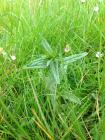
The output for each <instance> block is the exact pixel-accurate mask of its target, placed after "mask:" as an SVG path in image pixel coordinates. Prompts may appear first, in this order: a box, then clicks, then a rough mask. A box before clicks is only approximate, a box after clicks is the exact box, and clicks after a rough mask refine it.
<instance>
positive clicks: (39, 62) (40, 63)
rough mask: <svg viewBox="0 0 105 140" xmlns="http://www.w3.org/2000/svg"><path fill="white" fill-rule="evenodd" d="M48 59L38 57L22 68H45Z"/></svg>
mask: <svg viewBox="0 0 105 140" xmlns="http://www.w3.org/2000/svg"><path fill="white" fill-rule="evenodd" d="M48 61H49V60H48V59H47V58H45V57H40V58H38V59H36V60H34V61H32V62H31V63H30V64H28V65H26V66H25V67H24V68H25V69H37V68H46V67H47V65H48V64H47V63H48Z"/></svg>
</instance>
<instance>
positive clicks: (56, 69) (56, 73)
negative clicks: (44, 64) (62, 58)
mask: <svg viewBox="0 0 105 140" xmlns="http://www.w3.org/2000/svg"><path fill="white" fill-rule="evenodd" d="M50 70H51V73H52V75H53V78H54V80H55V82H56V83H57V84H60V78H59V66H58V61H56V62H52V63H51V64H50Z"/></svg>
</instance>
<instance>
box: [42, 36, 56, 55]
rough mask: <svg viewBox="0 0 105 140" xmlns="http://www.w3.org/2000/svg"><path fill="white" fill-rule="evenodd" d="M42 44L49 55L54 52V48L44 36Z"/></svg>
mask: <svg viewBox="0 0 105 140" xmlns="http://www.w3.org/2000/svg"><path fill="white" fill-rule="evenodd" d="M41 44H42V46H43V47H44V49H45V50H46V52H47V53H48V54H49V55H52V54H53V50H52V48H51V46H50V45H49V43H48V41H47V40H46V39H45V38H43V40H42V42H41Z"/></svg>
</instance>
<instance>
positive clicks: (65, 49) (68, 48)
mask: <svg viewBox="0 0 105 140" xmlns="http://www.w3.org/2000/svg"><path fill="white" fill-rule="evenodd" d="M70 50H71V49H70V47H69V44H67V45H66V47H65V48H64V52H65V53H68V52H69V51H70Z"/></svg>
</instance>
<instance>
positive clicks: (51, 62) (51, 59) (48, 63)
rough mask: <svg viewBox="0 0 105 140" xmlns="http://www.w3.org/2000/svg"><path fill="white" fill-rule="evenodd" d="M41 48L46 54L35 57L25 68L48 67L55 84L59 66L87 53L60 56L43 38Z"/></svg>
mask: <svg viewBox="0 0 105 140" xmlns="http://www.w3.org/2000/svg"><path fill="white" fill-rule="evenodd" d="M41 44H42V46H43V48H44V49H45V51H46V52H47V54H48V55H41V56H40V57H39V58H37V59H35V60H34V61H32V62H31V63H29V64H28V65H26V66H25V67H24V68H25V69H44V68H47V69H49V72H50V74H52V77H53V79H54V81H55V83H56V84H60V75H61V74H60V72H61V67H62V66H63V68H67V66H68V65H69V64H70V63H72V62H75V61H77V60H78V59H81V58H83V57H85V56H86V55H87V54H88V53H87V52H83V53H79V54H75V55H70V56H63V57H60V56H59V53H57V54H54V51H53V49H52V48H51V46H50V44H49V43H48V42H47V40H46V39H45V38H43V39H42V42H41Z"/></svg>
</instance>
